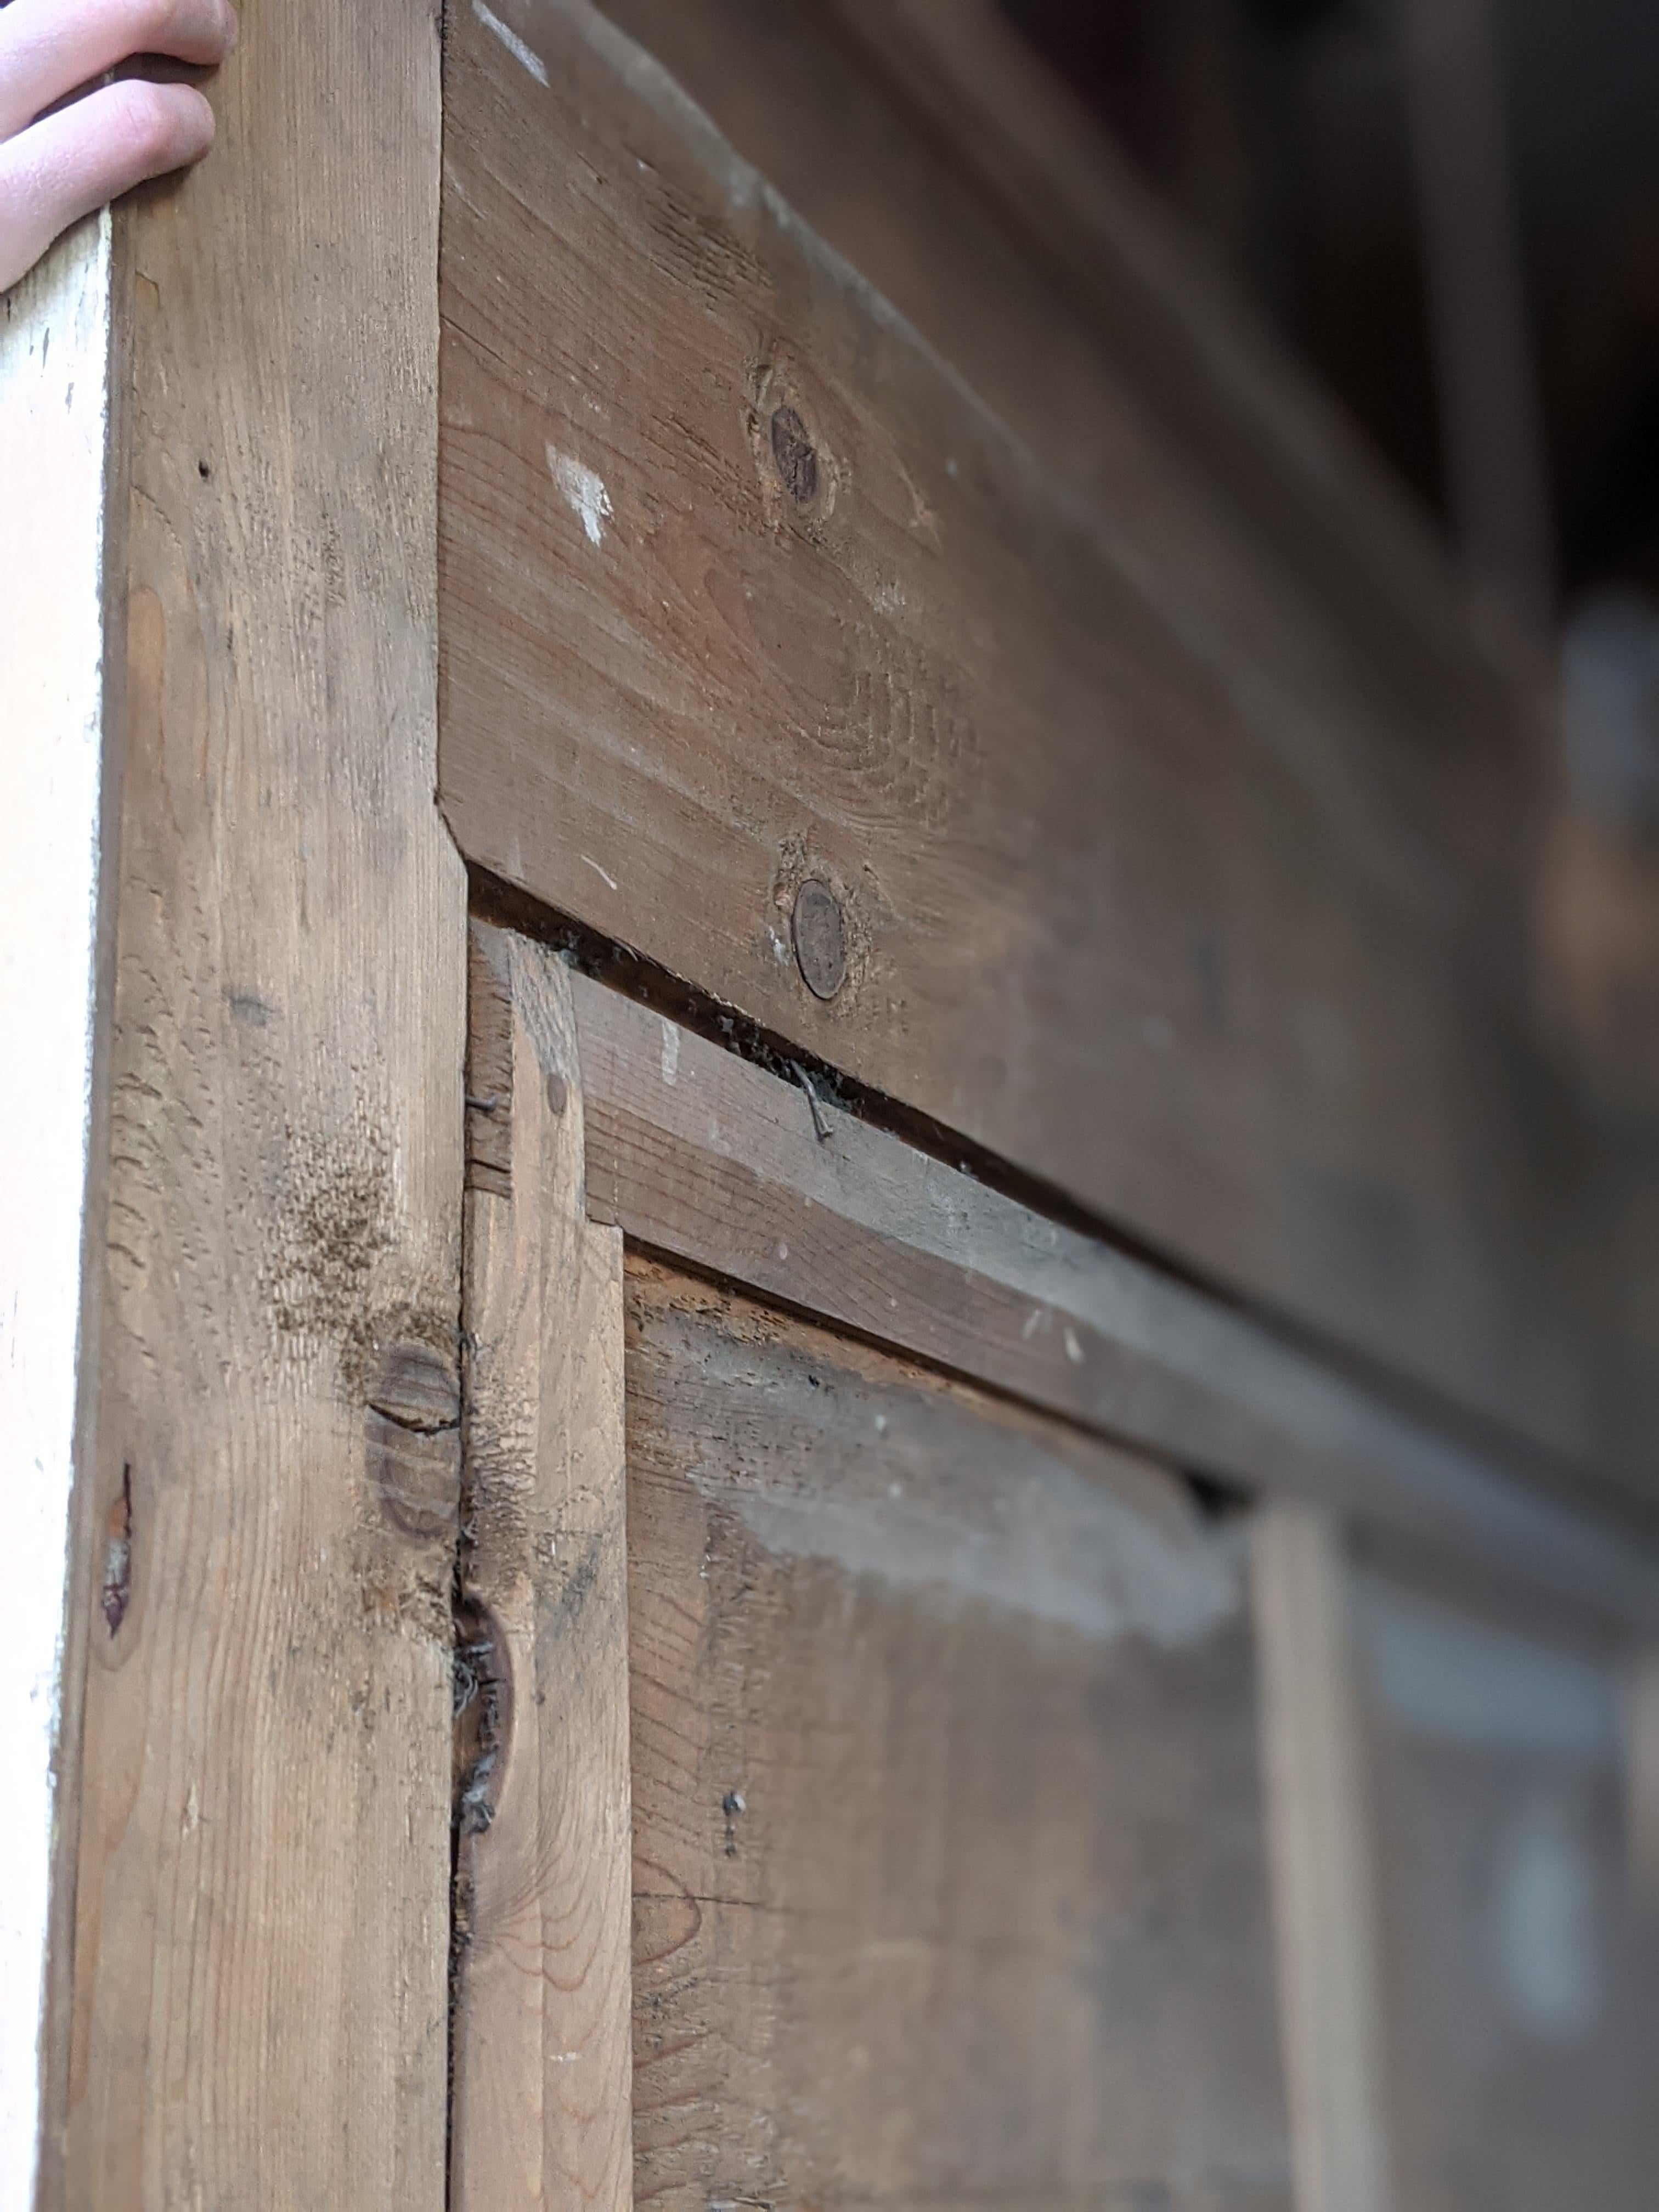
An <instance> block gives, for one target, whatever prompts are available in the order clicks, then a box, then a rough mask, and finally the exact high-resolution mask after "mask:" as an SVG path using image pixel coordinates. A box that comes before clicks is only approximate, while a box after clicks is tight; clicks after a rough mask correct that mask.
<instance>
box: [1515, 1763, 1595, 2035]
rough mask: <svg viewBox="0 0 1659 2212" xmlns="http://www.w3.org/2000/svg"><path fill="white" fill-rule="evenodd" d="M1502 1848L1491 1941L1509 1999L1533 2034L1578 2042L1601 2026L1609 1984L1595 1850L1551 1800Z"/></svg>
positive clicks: (1541, 1801) (1522, 1821) (1536, 1801)
mask: <svg viewBox="0 0 1659 2212" xmlns="http://www.w3.org/2000/svg"><path fill="white" fill-rule="evenodd" d="M1502 1849H1503V1858H1502V1862H1501V1863H1500V1865H1499V1867H1498V1879H1497V1881H1496V1883H1495V1885H1494V1887H1493V1890H1492V1944H1493V1948H1494V1951H1495V1953H1496V1954H1497V1965H1498V1979H1499V1981H1500V1983H1501V1984H1502V1986H1503V1990H1504V1995H1505V1996H1506V1997H1507V1998H1508V2000H1509V2002H1510V2009H1511V2010H1512V2012H1513V2013H1514V2015H1515V2016H1516V2019H1517V2020H1518V2021H1519V2022H1520V2023H1521V2025H1522V2027H1526V2028H1528V2029H1529V2030H1530V2031H1531V2032H1532V2033H1533V2034H1534V2035H1536V2036H1539V2037H1541V2038H1542V2039H1544V2040H1545V2041H1547V2042H1550V2043H1558V2044H1559V2043H1576V2042H1577V2041H1578V2040H1579V2039H1580V2038H1581V2037H1583V2035H1585V2034H1586V2033H1588V2032H1589V2030H1590V2029H1591V2028H1593V2027H1595V2021H1596V2016H1597V2015H1598V2014H1599V2013H1600V2011H1601V1992H1602V1988H1603V1985H1604V1981H1605V1976H1604V1972H1603V1969H1602V1960H1601V1944H1600V1942H1599V1941H1598V1931H1597V1926H1596V1918H1597V1916H1596V1909H1595V1891H1596V1880H1595V1872H1596V1870H1595V1863H1594V1861H1593V1860H1592V1858H1591V1857H1590V1852H1589V1845H1588V1844H1587V1842H1586V1840H1585V1838H1584V1836H1583V1832H1582V1831H1581V1829H1580V1827H1579V1826H1578V1825H1577V1822H1576V1821H1575V1820H1574V1819H1573V1817H1572V1812H1571V1808H1570V1807H1569V1806H1568V1805H1566V1804H1565V1803H1564V1802H1562V1801H1561V1799H1560V1798H1559V1796H1555V1795H1548V1796H1537V1797H1534V1798H1531V1799H1529V1800H1528V1801H1527V1802H1526V1803H1525V1804H1524V1805H1523V1806H1522V1808H1521V1811H1520V1814H1519V1816H1518V1817H1517V1818H1516V1820H1515V1822H1514V1825H1513V1826H1511V1827H1510V1830H1509V1832H1508V1833H1507V1834H1506V1835H1505V1837H1504V1841H1503V1846H1502Z"/></svg>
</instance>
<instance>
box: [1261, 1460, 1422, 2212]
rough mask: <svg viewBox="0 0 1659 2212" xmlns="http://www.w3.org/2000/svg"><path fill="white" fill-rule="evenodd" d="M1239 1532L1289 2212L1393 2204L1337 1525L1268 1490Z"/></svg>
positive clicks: (1377, 1976)
mask: <svg viewBox="0 0 1659 2212" xmlns="http://www.w3.org/2000/svg"><path fill="white" fill-rule="evenodd" d="M1250 1539H1251V1541H1250V1589H1251V1598H1252V1602H1253V1612H1254V1617H1255V1635H1256V1648H1257V1650H1258V1652H1259V1654H1260V1668H1261V1735H1262V1742H1263V1747H1264V1751H1265V1765H1266V1772H1267V1826H1268V1833H1269V1836H1270V1838H1271V1843H1272V1850H1271V1862H1272V1866H1273V1923H1274V1928H1275V1931H1276V1934H1277V1936H1278V1944H1279V2004H1280V2008H1281V2011H1282V2013H1283V2015H1284V2021H1285V2078H1286V2081H1287V2084H1288V2087H1289V2091H1290V2106H1291V2124H1292V2129H1293V2131H1294V2150H1295V2155H1294V2161H1293V2162H1294V2167H1295V2173H1296V2203H1297V2212H1389V2207H1390V2206H1391V2205H1393V2204H1394V2203H1395V2197H1394V2193H1393V2185H1392V2179H1391V2173H1390V2167H1389V2139H1388V2131H1387V2118H1386V2113H1387V2099H1386V2095H1385V2091H1384V2086H1383V2053H1384V2049H1385V2043H1386V2038H1385V2034H1384V2027H1383V1992H1382V1972H1381V1965H1380V1960H1379V1957H1378V1952H1379V1948H1380V1942H1381V1929H1380V1925H1379V1921H1378V1916H1377V1899H1376V1866H1375V1861H1374V1848H1373V1842H1372V1832H1371V1831H1372V1818H1373V1814H1372V1805H1371V1801H1370V1793H1369V1791H1368V1790H1367V1787H1366V1773H1365V1747H1364V1734H1363V1729H1362V1723H1361V1718H1360V1708H1359V1699H1358V1689H1357V1685H1356V1680H1355V1675H1356V1663H1355V1658H1354V1652H1353V1648H1352V1637H1351V1633H1350V1628H1349V1620H1348V1562H1347V1559H1346V1552H1345V1549H1344V1544H1343V1537H1342V1531H1341V1529H1340V1525H1339V1524H1338V1523H1337V1522H1335V1521H1334V1519H1333V1517H1332V1516H1330V1515H1329V1514H1328V1513H1326V1512H1324V1511H1322V1510H1320V1509H1319V1508H1317V1507H1310V1506H1308V1505H1305V1504H1300V1503H1292V1502H1286V1501H1282V1500H1274V1501H1273V1502H1271V1503H1269V1504H1267V1505H1266V1506H1265V1507H1263V1508H1262V1509H1261V1510H1260V1511H1259V1512H1258V1513H1256V1514H1255V1516H1253V1519H1252V1522H1251V1530H1250ZM1404 2201H1406V2202H1407V2203H1415V2201H1416V2200H1415V2199H1414V2198H1408V2199H1406V2200H1404Z"/></svg>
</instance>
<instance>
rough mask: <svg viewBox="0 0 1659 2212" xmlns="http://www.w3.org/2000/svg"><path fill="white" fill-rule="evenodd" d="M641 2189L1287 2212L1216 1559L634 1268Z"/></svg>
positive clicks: (1060, 1434) (1243, 1715)
mask: <svg viewBox="0 0 1659 2212" xmlns="http://www.w3.org/2000/svg"><path fill="white" fill-rule="evenodd" d="M627 1357H628V1419H629V1566H630V1601H631V1605H632V1649H633V1654H634V1743H635V1752H634V1761H635V1792H634V1796H635V1869H636V1870H635V1886H636V1893H637V1923H636V1924H637V1936H636V1950H635V2051H636V2058H637V2069H638V2070H637V2076H636V2091H635V2095H636V2142H637V2183H636V2188H637V2194H638V2197H639V2198H640V2200H641V2202H642V2203H643V2202H647V2201H651V2202H654V2203H659V2204H661V2205H663V2206H665V2207H666V2208H672V2212H707V2208H708V2206H710V2205H711V2204H712V2205H739V2204H741V2205H744V2206H752V2207H757V2206H759V2205H762V2204H786V2203H787V2204H803V2205H806V2204H810V2205H815V2206H820V2207H823V2208H824V2212H831V2208H836V2212H840V2208H850V2207H852V2206H854V2205H864V2206H884V2207H898V2206H902V2207H905V2208H907V2212H911V2209H912V2208H914V2212H921V2207H923V2206H924V2205H926V2206H935V2205H947V2206H951V2207H952V2208H957V2212H966V2208H967V2207H968V2206H969V2204H971V2203H981V2204H983V2203H987V2201H993V2200H994V2202H996V2203H999V2204H1009V2205H1017V2206H1020V2207H1022V2208H1025V2209H1026V2212H1037V2208H1039V2207H1041V2208H1043V2212H1061V2208H1079V2212H1080V2208H1082V2207H1084V2206H1089V2207H1093V2208H1098V2212H1132V2208H1144V2207H1147V2206H1150V2205H1154V2204H1156V2205H1159V2206H1163V2207H1165V2208H1168V2212H1200V2208H1206V2212H1207V2208H1211V2207H1212V2206H1214V2205H1216V2204H1218V2203H1226V2204H1230V2205H1237V2206H1239V2207H1241V2208H1243V2207H1249V2208H1251V2212H1267V2208H1268V2207H1272V2208H1273V2212H1282V2208H1286V2207H1287V2206H1288V2203H1289V2193H1288V2191H1289V2177H1288V2154H1287V2145H1286V2139H1285V2117H1284V2106H1283V2097H1282V2091H1281V2087H1280V2080H1279V2039H1278V2028H1277V2021H1276V2017H1275V2012H1274V2002H1273V1964H1272V1945H1271V1936H1270V1930H1269V1925H1268V1909H1267V1873H1266V1866H1265V1847H1264V1839H1263V1833H1262V1809H1261V1796H1260V1790H1259V1782H1258V1771H1257V1760H1258V1742H1257V1736H1256V1728H1255V1710H1254V1688H1253V1680H1252V1655H1251V1640H1250V1634H1249V1613H1248V1603H1247V1599H1246V1596H1245V1591H1244V1563H1243V1548H1244V1547H1243V1536H1242V1531H1241V1530H1240V1529H1239V1528H1238V1527H1237V1524H1231V1525H1226V1524H1224V1525H1220V1526H1216V1525H1212V1524H1209V1523H1206V1522H1204V1521H1203V1520H1202V1519H1201V1518H1200V1516H1199V1515H1198V1514H1197V1513H1196V1511H1195V1510H1194V1506H1193V1504H1192V1502H1191V1500H1190V1498H1188V1497H1187V1496H1186V1495H1185V1493H1184V1492H1183V1491H1182V1486H1179V1485H1178V1484H1176V1483H1175V1482H1173V1481H1171V1480H1170V1479H1169V1478H1168V1477H1167V1476H1166V1475H1164V1474H1163V1473H1162V1472H1161V1471H1160V1470H1158V1468H1153V1467H1152V1466H1150V1465H1148V1464H1147V1463H1146V1462H1144V1461H1139V1460H1136V1459H1134V1458H1132V1457H1130V1456H1129V1455H1126V1454H1122V1453H1118V1452H1114V1451H1111V1450H1109V1449H1106V1448H1105V1447H1103V1446H1100V1445H1097V1444H1093V1443H1090V1442H1089V1441H1087V1440H1086V1439H1080V1438H1078V1437H1073V1436H1071V1435H1068V1434H1067V1432H1066V1431H1065V1430H1064V1429H1063V1428H1062V1427H1060V1426H1059V1425H1056V1424H1054V1423H1048V1422H1043V1421H1041V1420H1038V1419H1035V1418H1033V1417H1031V1416H1030V1415H1026V1414H1022V1413H1015V1412H1013V1411H1012V1410H1010V1409H1008V1408H1006V1407H1000V1406H998V1405H997V1404H995V1403H994V1402H993V1401H989V1400H987V1399H986V1398H984V1397H983V1396H982V1395H980V1394H978V1393H976V1392H974V1391H971V1390H969V1389H963V1388H959V1387H954V1386H952V1385H950V1384H948V1383H941V1382H939V1380H938V1379H937V1378H934V1377H932V1376H927V1375H926V1374H924V1373H921V1372H920V1371H919V1370H916V1369H915V1368H914V1367H911V1366H909V1365H908V1364H907V1363H905V1362H903V1361H902V1360H898V1359H896V1358H892V1357H891V1356H890V1355H888V1354H885V1353H883V1352H877V1351H873V1350H863V1349H860V1348H859V1347H857V1346H854V1345H852V1344H850V1343H848V1342H847V1341H846V1340H838V1339H837V1338H836V1337H835V1336H833V1335H831V1334H829V1333H827V1332H825V1331H823V1330H822V1329H819V1328H814V1327H811V1326H810V1325H809V1324H806V1323H805V1322H796V1321H794V1320H792V1319H788V1318H786V1317H784V1316H781V1315H780V1314H778V1313H777V1312H776V1311H775V1310H768V1309H766V1308H764V1307H761V1306H758V1305H756V1304H752V1303H750V1302H749V1301H747V1300H745V1299H743V1298H740V1297H726V1296H724V1295H722V1294H721V1293H720V1292H719V1291H715V1290H713V1289H711V1288H709V1287H708V1286H706V1285H697V1284H696V1283H693V1282H691V1281H690V1280H689V1279H684V1278H679V1277H676V1276H675V1275H673V1274H671V1273H667V1272H665V1271H663V1272H659V1271H658V1270H656V1269H654V1268H653V1267H649V1266H647V1265H644V1264H641V1263H635V1262H630V1267H629V1338H628V1355H627Z"/></svg>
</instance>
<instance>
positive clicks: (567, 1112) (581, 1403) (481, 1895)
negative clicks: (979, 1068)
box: [452, 926, 633, 2212]
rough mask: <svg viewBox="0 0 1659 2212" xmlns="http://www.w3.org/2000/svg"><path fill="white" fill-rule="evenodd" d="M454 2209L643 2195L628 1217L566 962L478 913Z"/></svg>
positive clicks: (471, 1078)
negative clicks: (635, 2122)
mask: <svg viewBox="0 0 1659 2212" xmlns="http://www.w3.org/2000/svg"><path fill="white" fill-rule="evenodd" d="M468 1127H469V1133H470V1134H469V1143H468V1164H467V1183H468V1193H467V1260H466V1301H465V1328H466V1342H467V1384H466V1415H465V1468H466V1474H465V1505H464V1516H463V1517H464V1529H463V1540H462V1553H461V1558H462V1573H461V1586H460V1600H459V1603H460V1612H461V1620H462V1635H461V1641H460V1645H459V1673H458V1693H457V1705H458V1708H459V1711H458V1721H457V1790H458V1799H457V1850H456V1950H455V1959H454V1969H453V1971H454V1976H455V1985H454V1987H455V1993H454V2004H455V2012H454V2025H453V2039H454V2040H453V2065H454V2081H453V2116H452V2130H453V2140H452V2191H453V2194H452V2205H453V2212H482V2208H484V2207H486V2206H487V2207H489V2212H520V2208H525V2212H528V2208H530V2207H532V2206H536V2205H542V2204H580V2205H582V2206H583V2207H585V2208H587V2212H623V2208H626V2207H628V2206H629V2205H631V2203H632V2202H633V2164H632V2159H633V2128H632V2110H633V2104H632V2078H633V2054H632V2042H631V2034H632V2027H631V2016H630V2014H631V1993H632V1982H631V1957H630V1941H631V1935H630V1931H631V1911H632V1881H631V1874H632V1869H631V1863H630V1861H631V1838H632V1816H631V1784H630V1774H629V1672H628V1610H627V1608H628V1561H627V1552H626V1524H625V1503H626V1468H625V1462H624V1459H623V1245H622V1236H621V1232H620V1231H617V1230H614V1229H605V1228H600V1227H596V1226H593V1225H590V1223H589V1222H588V1219H587V1215H586V1197H585V1193H584V1188H583V1183H584V1176H583V1126H582V1092H581V1083H580V1069H579V1067H578V1065H577V1059H576V1047H575V1024H574V1016H573V1012H572V1008H571V1000H570V990H569V983H568V976H567V974H566V971H565V969H563V967H562V965H561V964H560V963H559V962H558V961H557V959H556V958H555V957H554V956H553V955H551V954H550V953H548V952H546V951H544V950H543V949H542V948H540V947H538V946H536V945H531V944H529V943H527V942H526V941H525V940H524V939H519V938H516V937H513V936H510V935H507V934H506V933H502V932H500V931H496V930H493V929H489V928H487V927H482V926H478V927H475V930H474V934H473V940H472V1022H471V1053H470V1058H469V1075H468Z"/></svg>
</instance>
